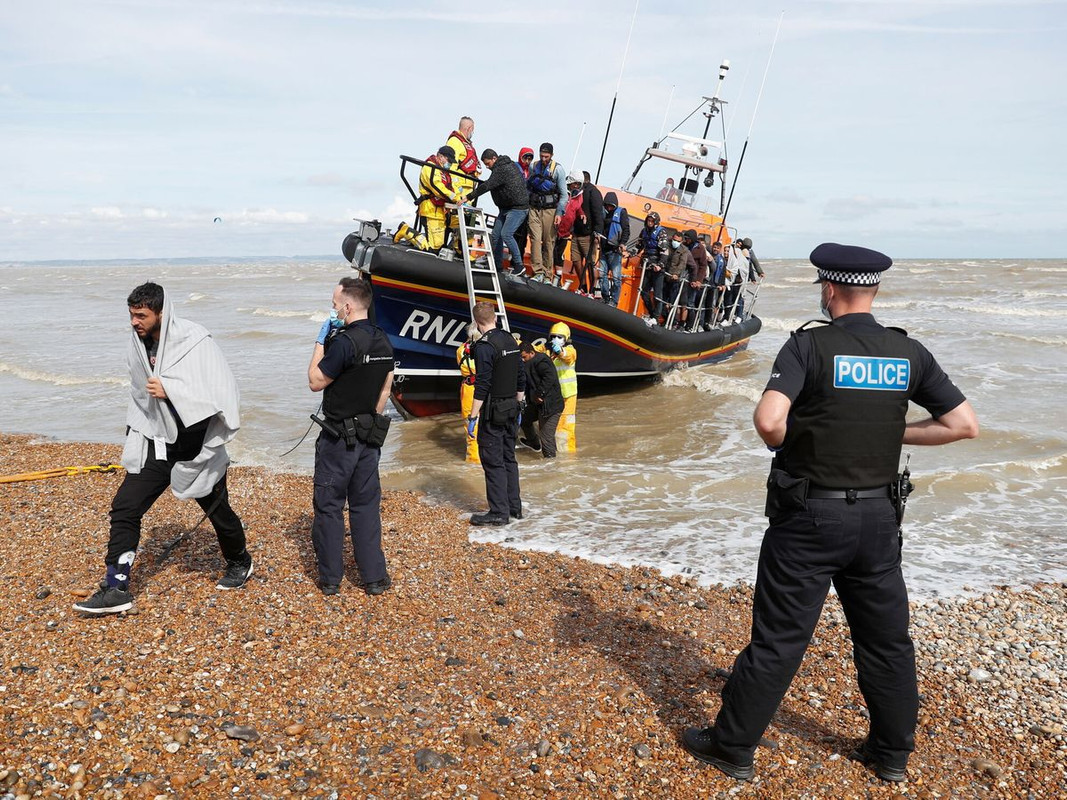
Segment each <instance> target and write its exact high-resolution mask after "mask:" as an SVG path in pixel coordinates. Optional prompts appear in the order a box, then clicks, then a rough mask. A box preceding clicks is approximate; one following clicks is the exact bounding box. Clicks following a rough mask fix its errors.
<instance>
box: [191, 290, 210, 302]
mask: <svg viewBox="0 0 1067 800" xmlns="http://www.w3.org/2000/svg"><path fill="white" fill-rule="evenodd" d="M205 298H207V295H206V294H202V293H201V292H193V293H192V294H190V295H189V298H188V302H190V303H195V302H196V301H197V300H204V299H205Z"/></svg>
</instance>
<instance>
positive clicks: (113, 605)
mask: <svg viewBox="0 0 1067 800" xmlns="http://www.w3.org/2000/svg"><path fill="white" fill-rule="evenodd" d="M131 608H133V595H132V594H130V593H129V592H124V591H123V590H122V589H116V588H115V587H113V586H108V585H107V584H106V583H101V584H100V588H99V589H97V590H96V592H95V593H94V594H93V595H92V596H91V597H87V598H85V599H84V600H81V601H80V602H77V603H75V604H74V610H75V611H81V612H82V613H83V614H118V613H120V612H122V611H129V610H130V609H131Z"/></svg>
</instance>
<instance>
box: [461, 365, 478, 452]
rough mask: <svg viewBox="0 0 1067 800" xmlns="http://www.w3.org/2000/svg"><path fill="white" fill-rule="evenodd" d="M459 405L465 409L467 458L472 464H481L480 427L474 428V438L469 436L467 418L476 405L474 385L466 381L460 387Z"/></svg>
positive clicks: (463, 420) (464, 426) (464, 432)
mask: <svg viewBox="0 0 1067 800" xmlns="http://www.w3.org/2000/svg"><path fill="white" fill-rule="evenodd" d="M459 405H460V408H462V409H463V419H462V420H461V422H462V423H463V438H464V439H466V440H467V458H466V461H467V462H468V463H470V464H481V463H482V459H481V458H480V457H479V456H478V425H477V424H475V426H474V438H471V437H470V436H468V435H467V417H469V416H470V415H471V406H472V405H474V384H473V383H467V382H466V381H464V382H463V384H462V385H461V386H460V387H459Z"/></svg>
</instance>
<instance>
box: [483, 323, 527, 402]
mask: <svg viewBox="0 0 1067 800" xmlns="http://www.w3.org/2000/svg"><path fill="white" fill-rule="evenodd" d="M484 340H485V341H486V342H488V343H489V344H490V345H492V346H493V349H494V350H495V351H496V356H495V357H494V358H493V380H492V382H491V383H490V384H489V397H490V398H492V399H494V400H499V399H502V398H508V397H514V396H515V393H516V392H518V391H519V370H520V369H522V359H521V358H520V356H519V352H520V351H519V345H518V344H517V343H516V342H515V337H514V336H512V335H511V334H510V333H508V332H507V331H505V330H503V329H501V328H494V329H493V330H491V331H489V333H487V334H486V335H485V339H484Z"/></svg>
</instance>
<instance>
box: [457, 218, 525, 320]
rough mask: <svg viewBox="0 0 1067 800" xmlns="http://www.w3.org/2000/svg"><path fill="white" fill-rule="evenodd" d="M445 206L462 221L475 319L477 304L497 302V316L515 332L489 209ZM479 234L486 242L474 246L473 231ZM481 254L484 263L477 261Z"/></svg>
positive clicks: (461, 243) (466, 264)
mask: <svg viewBox="0 0 1067 800" xmlns="http://www.w3.org/2000/svg"><path fill="white" fill-rule="evenodd" d="M445 207H446V208H448V209H451V210H452V213H454V214H455V215H456V217H457V219H458V220H459V241H460V245H461V247H462V248H463V266H464V271H465V273H466V275H467V299H468V300H469V301H470V307H471V315H472V317H471V318H472V319H473V314H474V304H475V303H478V302H481V301H483V300H485V301H489V302H492V303H494V304H495V305H496V319H497V322H498V323H499V324H500V327H501V328H503V329H504V330H506V331H508V332H509V333H510V332H511V326H510V324H509V323H508V312H507V309H506V308H504V295H503V293H502V292H501V291H500V273H498V272H497V271H496V260H495V259H494V258H493V248H492V245H491V244H490V241H489V228H488V227H487V226H486V224H485V211H483V210H482V209H480V208H478V207H477V206H468V205H465V204H452V203H446V204H445ZM467 214H470V216H471V224H470V225H468V224H467ZM472 233H473V234H476V235H478V236H480V237H481V238H482V244H481V245H480V246H478V245H472V244H471V243H470V234H472ZM479 256H484V257H485V262H484V263H483V264H479V263H477V259H478V257H479Z"/></svg>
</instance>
